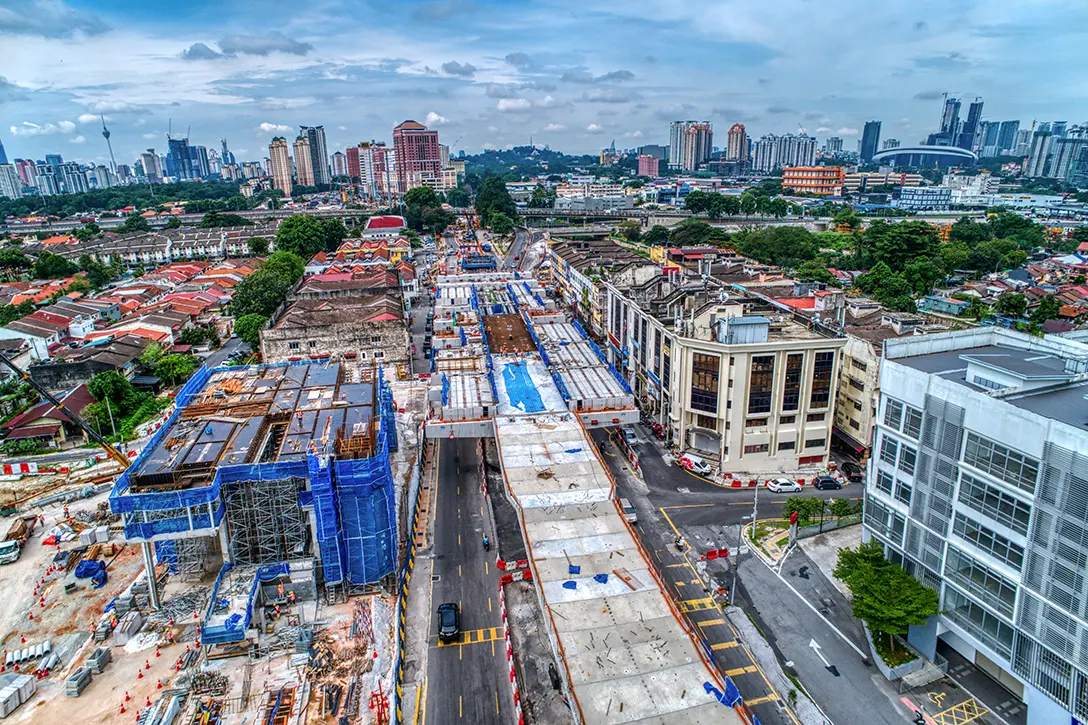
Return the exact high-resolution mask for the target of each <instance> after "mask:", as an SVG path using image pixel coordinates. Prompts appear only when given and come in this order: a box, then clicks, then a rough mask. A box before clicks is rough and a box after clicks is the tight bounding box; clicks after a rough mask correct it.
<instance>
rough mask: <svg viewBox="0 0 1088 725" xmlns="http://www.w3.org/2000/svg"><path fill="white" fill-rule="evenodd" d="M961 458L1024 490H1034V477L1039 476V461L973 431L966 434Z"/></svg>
mask: <svg viewBox="0 0 1088 725" xmlns="http://www.w3.org/2000/svg"><path fill="white" fill-rule="evenodd" d="M963 460H964V462H966V463H968V464H969V465H971V466H974V467H975V468H977V469H978V470H980V471H985V472H986V473H989V474H990V475H991V476H995V477H997V478H1000V479H1001V480H1002V481H1005V482H1006V483H1011V484H1012V485H1013V486H1016V487H1017V488H1020V489H1023V490H1024V491H1028V492H1029V493H1030V492H1034V491H1035V479H1036V478H1038V476H1039V462H1038V461H1037V460H1035V459H1034V458H1030V457H1028V456H1025V455H1024V454H1023V453H1018V452H1016V451H1014V450H1012V449H1011V448H1006V447H1005V446H1003V445H1001V444H999V443H994V442H993V441H991V440H988V439H986V438H983V437H982V436H980V435H977V434H975V433H968V434H967V446H966V448H965V449H964V452H963Z"/></svg>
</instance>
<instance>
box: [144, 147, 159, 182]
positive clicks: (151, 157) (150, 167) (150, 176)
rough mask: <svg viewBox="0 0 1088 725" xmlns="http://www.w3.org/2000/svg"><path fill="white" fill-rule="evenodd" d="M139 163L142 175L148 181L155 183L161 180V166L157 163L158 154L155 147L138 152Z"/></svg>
mask: <svg viewBox="0 0 1088 725" xmlns="http://www.w3.org/2000/svg"><path fill="white" fill-rule="evenodd" d="M140 163H141V164H143V167H144V176H146V177H147V181H148V183H151V184H157V183H159V182H160V181H162V167H161V166H160V165H159V156H158V154H156V153H155V149H148V150H147V151H145V152H144V153H142V154H140Z"/></svg>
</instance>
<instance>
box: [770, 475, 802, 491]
mask: <svg viewBox="0 0 1088 725" xmlns="http://www.w3.org/2000/svg"><path fill="white" fill-rule="evenodd" d="M767 489H768V490H770V491H774V492H775V493H798V492H800V490H801V484H799V483H797V481H791V480H790V479H788V478H775V479H772V480H770V481H767Z"/></svg>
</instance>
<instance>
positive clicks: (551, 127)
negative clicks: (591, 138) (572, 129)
mask: <svg viewBox="0 0 1088 725" xmlns="http://www.w3.org/2000/svg"><path fill="white" fill-rule="evenodd" d="M544 130H545V131H555V132H559V131H566V130H567V127H566V126H564V125H563V124H561V123H549V124H548V125H547V126H545V127H544Z"/></svg>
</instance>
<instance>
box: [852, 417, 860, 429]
mask: <svg viewBox="0 0 1088 725" xmlns="http://www.w3.org/2000/svg"><path fill="white" fill-rule="evenodd" d="M850 427H851V428H853V429H854V430H861V423H858V422H857V421H856V420H854V419H853V418H851V419H850Z"/></svg>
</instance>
